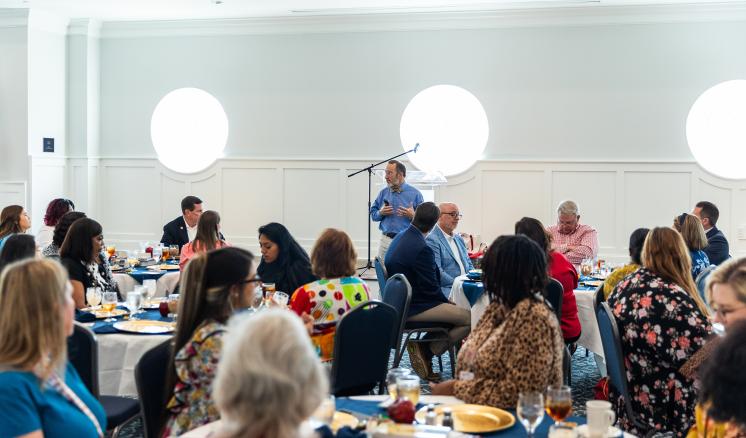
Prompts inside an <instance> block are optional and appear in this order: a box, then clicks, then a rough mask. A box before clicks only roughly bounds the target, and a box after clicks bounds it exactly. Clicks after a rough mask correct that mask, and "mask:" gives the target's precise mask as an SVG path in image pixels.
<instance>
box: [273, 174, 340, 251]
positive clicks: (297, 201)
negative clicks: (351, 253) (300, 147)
mask: <svg viewBox="0 0 746 438" xmlns="http://www.w3.org/2000/svg"><path fill="white" fill-rule="evenodd" d="M284 177H285V178H284V182H285V185H284V197H283V213H284V215H283V216H284V220H285V225H286V226H287V227H288V229H289V230H291V232H292V233H293V234H294V235H295V237H296V239H297V240H298V241H299V242H302V244H304V245H307V246H311V245H313V242H314V241H315V240H316V238H317V237H318V235H319V232H320V231H321V230H322V229H324V228H327V227H334V228H344V224H345V223H346V222H347V220H346V217H345V209H344V207H343V205H342V204H343V203H346V202H344V201H345V200H346V196H345V197H343V196H342V195H343V194H344V193H345V189H344V187H343V186H342V185H341V184H340V178H339V170H334V169H285V175H284Z"/></svg>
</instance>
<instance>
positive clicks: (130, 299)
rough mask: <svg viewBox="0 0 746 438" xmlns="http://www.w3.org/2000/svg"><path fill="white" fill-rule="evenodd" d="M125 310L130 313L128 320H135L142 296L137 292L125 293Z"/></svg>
mask: <svg viewBox="0 0 746 438" xmlns="http://www.w3.org/2000/svg"><path fill="white" fill-rule="evenodd" d="M125 305H126V306H127V310H129V311H130V319H131V320H135V319H137V317H136V316H135V315H137V313H138V312H139V310H140V306H141V305H142V295H140V293H139V292H134V291H133V292H127V301H126V302H125Z"/></svg>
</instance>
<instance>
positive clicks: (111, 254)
mask: <svg viewBox="0 0 746 438" xmlns="http://www.w3.org/2000/svg"><path fill="white" fill-rule="evenodd" d="M116 253H117V247H116V246H114V245H109V246H107V247H106V254H107V255H108V256H109V258H112V257H114V254H116Z"/></svg>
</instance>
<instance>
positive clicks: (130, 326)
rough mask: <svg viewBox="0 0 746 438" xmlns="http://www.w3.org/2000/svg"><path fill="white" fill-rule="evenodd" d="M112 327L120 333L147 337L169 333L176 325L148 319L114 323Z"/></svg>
mask: <svg viewBox="0 0 746 438" xmlns="http://www.w3.org/2000/svg"><path fill="white" fill-rule="evenodd" d="M113 325H114V328H115V329H117V330H119V331H120V332H125V333H137V334H147V335H158V334H165V333H171V332H173V331H174V329H175V328H176V323H174V322H166V321H152V320H148V319H136V320H131V319H130V320H129V321H119V322H115V323H114V324H113Z"/></svg>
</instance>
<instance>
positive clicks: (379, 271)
mask: <svg viewBox="0 0 746 438" xmlns="http://www.w3.org/2000/svg"><path fill="white" fill-rule="evenodd" d="M373 266H375V268H376V279H377V280H378V289H379V290H380V291H381V299H383V293H384V290H385V289H386V280H388V276H387V275H386V267H385V266H383V262H382V261H381V259H379V258H378V256H376V258H375V259H374V260H373Z"/></svg>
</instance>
